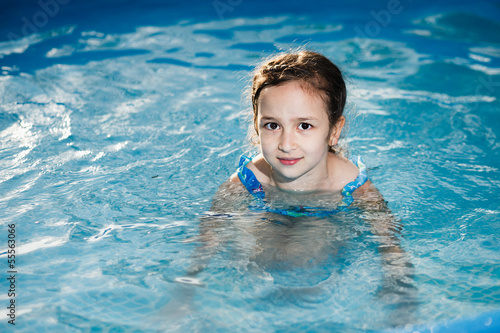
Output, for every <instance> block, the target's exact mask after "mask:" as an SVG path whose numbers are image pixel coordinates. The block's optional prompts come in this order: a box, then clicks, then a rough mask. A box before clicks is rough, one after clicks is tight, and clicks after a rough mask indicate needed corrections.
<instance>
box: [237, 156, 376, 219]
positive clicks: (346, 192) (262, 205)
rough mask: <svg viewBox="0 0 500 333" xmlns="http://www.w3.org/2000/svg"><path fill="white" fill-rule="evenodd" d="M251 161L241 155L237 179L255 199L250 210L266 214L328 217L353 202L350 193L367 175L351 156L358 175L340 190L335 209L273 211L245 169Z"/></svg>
mask: <svg viewBox="0 0 500 333" xmlns="http://www.w3.org/2000/svg"><path fill="white" fill-rule="evenodd" d="M251 160H252V159H251V158H250V157H247V156H245V155H242V156H241V157H240V163H239V167H238V177H239V178H240V181H241V183H242V184H243V185H245V187H246V189H247V190H248V192H250V193H251V194H252V195H253V196H254V197H255V198H256V199H257V204H256V205H255V206H251V207H250V208H251V209H254V210H263V211H266V212H271V213H278V214H282V215H288V216H329V215H333V214H336V213H338V212H340V211H343V210H345V209H346V208H347V207H348V206H349V205H350V204H351V203H352V202H353V201H354V199H353V197H352V193H353V192H354V191H355V190H356V189H357V188H359V187H360V186H361V185H363V184H364V183H366V181H367V180H368V175H367V174H366V165H365V164H364V163H363V160H362V159H361V157H360V156H353V157H351V158H350V161H351V162H352V163H354V165H356V166H357V167H358V169H359V175H358V177H357V178H356V179H355V180H353V181H352V182H350V183H349V184H347V185H346V186H344V188H343V189H342V201H341V202H340V203H339V204H338V206H337V208H336V209H333V210H325V209H319V207H303V206H300V207H293V208H291V209H274V208H272V207H270V206H269V205H268V204H267V203H266V202H265V201H264V196H265V193H264V189H263V188H262V185H261V183H260V182H259V181H258V180H257V177H255V175H254V173H253V172H252V170H250V169H248V168H247V167H246V165H247V164H248V163H249V162H250V161H251Z"/></svg>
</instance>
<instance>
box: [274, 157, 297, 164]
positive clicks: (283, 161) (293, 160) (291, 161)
mask: <svg viewBox="0 0 500 333" xmlns="http://www.w3.org/2000/svg"><path fill="white" fill-rule="evenodd" d="M278 160H280V162H281V164H283V165H294V164H295V163H297V162H298V161H300V160H301V158H278Z"/></svg>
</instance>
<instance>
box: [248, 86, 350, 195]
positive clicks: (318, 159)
mask: <svg viewBox="0 0 500 333" xmlns="http://www.w3.org/2000/svg"><path fill="white" fill-rule="evenodd" d="M257 110H258V115H257V126H258V130H259V139H260V148H261V151H262V154H263V156H264V159H265V160H266V161H267V163H268V164H269V165H270V166H271V168H272V174H271V179H272V180H274V181H275V182H276V185H278V186H279V187H282V188H289V189H307V188H314V187H316V186H317V185H318V184H320V183H321V181H322V180H324V179H325V178H326V177H328V165H327V163H328V151H329V145H333V144H336V143H337V140H338V137H339V136H340V132H341V130H342V126H343V123H344V121H343V117H342V119H341V121H339V122H338V123H337V125H336V126H334V128H332V129H330V123H329V120H328V114H327V111H326V109H325V105H324V102H323V100H322V99H321V97H320V96H318V95H317V94H314V93H310V92H308V91H305V90H304V89H303V88H302V87H301V85H300V83H299V82H297V81H290V82H286V83H284V84H281V85H279V86H273V87H269V88H265V89H264V90H263V91H262V92H261V94H260V97H259V100H258V104H257Z"/></svg>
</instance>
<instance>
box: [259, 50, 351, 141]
mask: <svg viewBox="0 0 500 333" xmlns="http://www.w3.org/2000/svg"><path fill="white" fill-rule="evenodd" d="M290 81H297V82H298V83H299V84H300V86H301V88H302V89H304V91H306V92H308V93H310V94H312V95H315V96H317V97H318V98H321V99H322V100H323V103H324V106H325V111H326V113H327V115H328V120H329V125H330V130H331V129H333V128H334V127H335V125H336V124H337V123H338V122H339V121H342V122H343V120H344V118H343V116H342V114H343V111H344V106H345V103H346V94H347V93H346V86H345V82H344V79H343V77H342V73H341V72H340V70H339V68H338V67H337V66H336V65H334V64H333V63H332V62H331V61H330V60H329V59H328V58H326V57H325V56H323V55H321V54H319V53H316V52H312V51H299V52H297V53H284V54H279V55H277V56H275V57H273V58H271V59H270V60H268V61H266V62H264V63H263V64H262V65H261V66H260V67H258V68H257V69H256V71H255V75H254V77H253V83H252V107H253V124H254V129H255V131H256V132H257V134H259V129H258V126H257V119H258V115H259V110H258V106H259V97H260V95H261V93H262V90H264V89H266V88H269V87H273V86H279V85H281V84H284V83H285V82H290Z"/></svg>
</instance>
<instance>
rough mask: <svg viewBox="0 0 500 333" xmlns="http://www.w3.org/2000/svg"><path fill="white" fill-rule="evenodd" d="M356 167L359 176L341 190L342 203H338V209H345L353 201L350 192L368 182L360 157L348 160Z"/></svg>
mask: <svg viewBox="0 0 500 333" xmlns="http://www.w3.org/2000/svg"><path fill="white" fill-rule="evenodd" d="M349 161H351V162H352V163H354V165H355V166H356V167H358V170H359V174H358V177H356V179H354V180H353V181H352V182H350V183H349V184H347V185H346V186H344V188H343V189H342V201H341V202H340V203H339V207H347V206H349V205H350V204H351V203H352V202H353V201H354V198H353V197H352V192H354V191H355V190H356V189H358V188H359V187H361V186H362V185H363V184H364V183H366V181H367V180H368V174H367V173H366V165H365V163H364V162H363V160H362V159H361V156H353V157H351V158H350V159H349Z"/></svg>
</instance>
